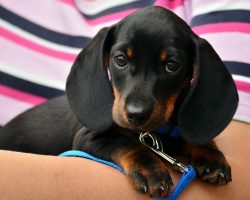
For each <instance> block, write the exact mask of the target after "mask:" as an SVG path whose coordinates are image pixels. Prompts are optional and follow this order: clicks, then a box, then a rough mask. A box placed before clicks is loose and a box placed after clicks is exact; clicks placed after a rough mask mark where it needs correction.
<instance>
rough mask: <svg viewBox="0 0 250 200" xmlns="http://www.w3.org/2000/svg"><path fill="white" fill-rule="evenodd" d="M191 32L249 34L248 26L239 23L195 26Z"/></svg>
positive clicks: (249, 25) (249, 28)
mask: <svg viewBox="0 0 250 200" xmlns="http://www.w3.org/2000/svg"><path fill="white" fill-rule="evenodd" d="M192 30H193V31H194V32H195V33H196V34H205V33H211V32H212V33H213V32H214V33H219V32H241V33H250V24H248V23H239V22H225V23H213V24H206V25H201V26H195V27H193V28H192Z"/></svg>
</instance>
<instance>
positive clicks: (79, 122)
mask: <svg viewBox="0 0 250 200" xmlns="http://www.w3.org/2000/svg"><path fill="white" fill-rule="evenodd" d="M128 51H130V52H128ZM164 52H165V54H164ZM119 55H123V56H125V58H126V59H127V63H126V66H125V67H119V66H118V64H117V62H116V61H115V60H116V58H117V56H119ZM169 62H172V63H175V64H176V63H177V66H180V68H179V69H178V70H177V71H175V72H169V71H168V70H167V71H166V65H167V63H169ZM175 66H176V65H175ZM107 70H110V74H111V80H109V77H108V73H107ZM66 96H67V97H66ZM66 96H62V97H58V98H56V99H54V100H51V101H49V102H47V103H45V104H43V105H40V106H38V107H36V108H34V109H31V110H29V111H27V112H25V113H23V114H21V115H20V116H18V117H16V118H15V119H14V120H12V121H11V122H9V123H8V124H7V125H6V126H4V127H2V128H1V129H0V148H1V149H8V150H15V151H23V152H32V153H40V154H51V155H57V154H59V153H61V152H63V151H66V150H69V149H79V150H83V151H86V152H89V153H91V154H94V155H96V156H97V157H100V158H103V159H106V160H111V161H114V162H117V163H118V164H120V165H121V166H122V167H125V168H126V167H128V166H129V167H128V169H127V168H126V169H125V171H126V173H127V174H128V176H129V177H130V179H131V180H132V182H133V184H134V185H135V188H136V189H137V190H139V191H141V192H145V193H146V192H149V193H150V195H151V196H154V197H163V196H166V195H167V194H168V191H169V188H170V186H171V178H170V176H169V174H168V172H167V169H166V168H165V165H164V164H162V161H161V160H160V159H158V158H157V157H156V156H155V155H154V154H153V153H152V152H151V151H149V150H147V149H145V147H144V146H143V145H142V144H140V143H139V142H138V134H137V133H138V131H148V130H150V131H155V130H156V129H157V128H159V127H161V126H163V125H165V124H166V123H169V122H171V123H174V124H175V125H176V126H179V128H180V129H181V131H182V136H183V138H184V139H185V140H186V141H187V142H189V143H191V144H199V145H201V144H206V143H208V142H209V141H210V140H212V139H213V138H214V137H215V136H216V135H218V134H219V133H220V132H221V131H222V130H223V129H224V128H225V127H226V126H227V124H228V123H229V122H230V120H231V119H232V116H233V114H234V112H235V110H236V107H237V103H238V95H237V91H236V88H235V85H234V82H233V80H232V77H231V75H230V74H229V72H228V71H227V69H226V67H225V66H224V64H223V63H222V61H221V60H220V58H219V56H218V55H217V54H216V52H215V51H214V50H213V48H212V47H211V45H209V43H208V42H206V41H205V40H204V39H201V38H199V37H198V36H197V35H195V34H194V33H193V32H192V31H191V29H190V28H189V27H188V26H187V25H186V23H185V22H184V21H183V20H181V19H180V18H179V17H177V16H176V15H175V14H174V13H172V12H170V11H168V10H166V9H164V8H160V7H151V8H145V9H142V10H140V11H138V12H135V13H134V14H131V15H129V16H128V17H126V18H124V19H123V20H122V21H120V22H119V23H117V24H115V25H113V26H111V27H108V28H104V29H102V30H101V31H100V32H99V33H98V34H97V35H96V36H95V37H94V38H93V40H92V41H91V42H90V43H89V45H87V47H86V48H84V49H83V50H82V51H81V53H80V54H79V55H78V57H77V59H76V61H75V63H74V65H73V67H72V69H71V72H70V74H69V76H68V79H67V84H66ZM175 97H176V99H175ZM173 99H174V100H173ZM176 102H177V103H176ZM172 106H173V107H174V110H171V109H172V108H171V107H172ZM168 112H169V115H171V116H167V115H166V113H168ZM174 119H175V120H174ZM206 148H207V147H206ZM121 152H123V153H124V154H121ZM126 152H129V154H128V155H130V157H129V158H128V157H126V158H127V160H126V164H124V162H123V155H125V154H126ZM143 152H144V153H145V154H144V153H143ZM126 155H127V154H126ZM145 158H147V159H146V160H145ZM208 160H209V159H208ZM221 160H222V161H223V162H221V163H222V165H223V164H225V163H226V161H224V160H223V159H221ZM133 163H134V164H133ZM135 163H137V165H136V164H135ZM205 165H206V163H204V166H205ZM225 165H226V164H225ZM134 166H136V167H137V168H134ZM227 169H229V168H227ZM145 170H146V171H149V173H148V176H144V175H142V174H141V172H140V171H144V172H145ZM227 171H228V170H227ZM132 172H133V173H132ZM151 172H152V173H151ZM131 173H132V174H131ZM225 173H226V172H225ZM152 174H153V175H152ZM138 177H139V178H138ZM153 177H158V178H156V179H157V180H156V179H154V178H153ZM164 177H165V178H166V177H167V178H166V179H168V180H163V179H164ZM229 179H230V178H229ZM229 179H228V180H229ZM164 181H166V182H164ZM163 182H164V183H165V185H164V186H162V185H161V184H159V183H163ZM222 182H223V181H222ZM226 182H228V181H226ZM161 186H162V187H161Z"/></svg>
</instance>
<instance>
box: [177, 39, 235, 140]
mask: <svg viewBox="0 0 250 200" xmlns="http://www.w3.org/2000/svg"><path fill="white" fill-rule="evenodd" d="M193 44H194V51H195V57H194V65H193V80H192V83H191V88H190V89H189V91H188V93H187V96H186V98H185V99H184V102H183V104H182V105H181V107H180V110H179V114H178V125H179V127H180V129H181V131H182V136H183V137H184V139H186V140H187V141H188V142H190V143H191V144H204V143H207V142H208V141H210V140H211V139H212V138H214V137H215V136H217V135H218V134H219V133H220V132H221V131H222V130H223V129H224V128H225V127H226V126H227V125H228V123H229V122H230V121H231V119H232V117H233V115H234V113H235V111H236V109H237V105H238V93H237V90H236V87H235V84H234V81H233V79H232V77H231V74H230V73H229V72H228V70H227V69H226V67H225V65H224V64H223V62H222V61H221V59H220V58H219V56H218V55H217V53H216V52H215V50H214V49H213V48H212V46H211V45H210V44H209V43H208V42H207V41H206V40H204V39H201V38H199V37H198V36H193Z"/></svg>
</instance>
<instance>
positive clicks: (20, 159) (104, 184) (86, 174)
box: [0, 121, 250, 200]
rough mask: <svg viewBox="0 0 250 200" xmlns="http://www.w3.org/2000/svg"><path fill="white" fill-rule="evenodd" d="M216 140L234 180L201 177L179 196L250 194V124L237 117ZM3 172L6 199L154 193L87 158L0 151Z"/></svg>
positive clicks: (206, 198) (1, 189)
mask: <svg viewBox="0 0 250 200" xmlns="http://www.w3.org/2000/svg"><path fill="white" fill-rule="evenodd" d="M215 141H216V143H217V145H218V146H219V148H220V149H221V150H222V151H223V152H224V154H225V156H226V158H227V160H228V162H229V163H230V165H231V167H232V177H233V181H232V182H230V183H229V184H227V185H225V186H219V187H215V186H210V185H208V184H206V183H202V182H201V181H199V180H196V181H195V182H193V183H192V184H191V185H190V186H189V187H188V189H187V190H185V192H184V193H183V194H182V195H181V197H180V199H185V200H188V199H190V200H196V199H197V200H200V199H203V200H214V199H237V200H245V199H249V198H250V190H249V189H248V188H249V186H250V183H249V179H250V174H249V173H248V171H249V170H248V168H249V166H250V159H249V158H250V157H249V155H250V146H249V143H250V124H246V123H242V122H237V121H234V122H232V123H231V124H230V125H229V126H228V127H227V129H226V130H225V131H224V132H223V133H222V134H221V135H220V136H218V137H217V138H216V139H215ZM170 173H171V177H172V178H173V182H174V184H175V183H176V182H177V180H178V178H179V175H178V174H177V173H176V172H173V171H171V169H170ZM0 177H1V179H0V194H1V198H3V199H5V200H12V199H19V200H29V199H30V200H31V199H32V200H33V199H36V200H39V199H48V200H49V199H53V200H57V199H58V200H59V199H60V200H64V199H88V200H95V199H102V200H105V199H119V200H122V199H124V200H125V199H126V200H127V199H131V200H133V199H137V200H140V199H144V200H145V199H150V198H149V197H148V196H145V195H141V194H139V193H138V192H136V191H135V190H133V189H132V187H131V185H129V181H128V180H127V179H126V177H125V176H124V175H123V174H121V173H120V172H118V171H117V170H115V169H113V168H111V167H108V166H106V165H103V164H100V163H96V162H93V161H90V160H87V159H82V158H62V157H53V156H42V155H34V154H25V153H17V152H10V151H0Z"/></svg>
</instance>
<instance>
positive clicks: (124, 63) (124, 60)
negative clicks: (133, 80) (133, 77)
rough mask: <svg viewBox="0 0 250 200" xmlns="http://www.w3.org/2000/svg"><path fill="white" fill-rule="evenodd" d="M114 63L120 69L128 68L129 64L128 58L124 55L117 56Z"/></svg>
mask: <svg viewBox="0 0 250 200" xmlns="http://www.w3.org/2000/svg"><path fill="white" fill-rule="evenodd" d="M114 61H115V63H116V64H117V65H118V66H119V67H126V66H127V62H128V61H127V58H126V57H125V56H123V55H119V56H116V57H115V58H114Z"/></svg>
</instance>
